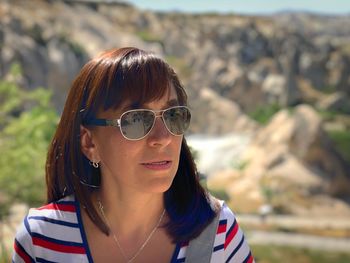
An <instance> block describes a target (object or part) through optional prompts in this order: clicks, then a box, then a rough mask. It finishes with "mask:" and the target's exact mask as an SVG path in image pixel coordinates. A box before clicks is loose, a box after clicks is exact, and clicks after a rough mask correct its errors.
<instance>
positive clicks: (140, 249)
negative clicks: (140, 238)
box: [97, 199, 165, 263]
mask: <svg viewBox="0 0 350 263" xmlns="http://www.w3.org/2000/svg"><path fill="white" fill-rule="evenodd" d="M97 202H98V207H99V209H100V211H101V214H102V216H103V218H104V220H105V222H106V224H107V226H108V227H109V229H110V230H111V232H112V235H113V239H114V241H115V243H116V244H117V246H118V248H119V250H120V252H121V254H122V255H123V257H124V259H125V260H126V262H127V263H130V262H132V261H134V259H135V258H136V257H137V256H138V255H139V254H140V253H141V251H142V250H143V249H144V247H145V246H146V245H147V243H148V241H149V240H150V239H151V238H152V236H153V234H154V232H156V230H157V228H158V227H159V225H160V223H161V222H162V219H163V217H164V214H165V209H164V210H163V213H162V214H161V216H160V218H159V220H158V223H157V225H156V226H155V227H154V228H153V229H152V231H151V233H150V234H149V235H148V237H147V238H146V240H145V242H143V244H142V245H141V247H140V248H139V249H138V250H137V251H136V253H135V255H133V256H132V257H131V258H128V257H127V256H126V254H125V252H124V249H123V248H122V247H121V245H120V242H119V240H118V238H117V236H116V234H115V233H114V232H113V230H112V228H111V224H110V223H109V221H108V219H107V217H106V215H105V212H104V208H103V205H102V202H101V200H100V199H98V200H97Z"/></svg>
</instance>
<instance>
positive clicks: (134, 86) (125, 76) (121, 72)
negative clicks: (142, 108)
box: [83, 48, 187, 116]
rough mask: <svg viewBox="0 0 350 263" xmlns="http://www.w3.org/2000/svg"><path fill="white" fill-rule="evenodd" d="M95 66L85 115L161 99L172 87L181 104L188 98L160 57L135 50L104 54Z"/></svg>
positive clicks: (171, 70) (95, 61)
mask: <svg viewBox="0 0 350 263" xmlns="http://www.w3.org/2000/svg"><path fill="white" fill-rule="evenodd" d="M92 63H94V64H95V66H93V69H92V72H90V73H91V76H92V77H91V78H92V79H91V81H90V83H89V85H88V86H89V87H90V92H89V95H88V99H87V101H86V106H85V107H83V108H85V109H88V112H89V114H88V115H90V116H91V115H96V113H97V111H99V110H103V111H107V110H109V109H117V108H120V107H122V106H125V103H132V105H144V104H147V103H150V102H152V101H156V100H160V99H161V98H162V97H163V96H165V95H166V94H167V93H168V92H169V91H170V89H171V87H174V89H175V91H176V94H177V99H178V101H179V104H180V105H186V104H187V96H186V93H185V91H184V89H183V87H182V86H181V84H180V81H179V79H178V77H177V75H176V73H175V72H174V70H173V69H172V68H171V67H170V66H169V65H168V64H167V63H166V62H164V61H163V60H162V59H161V58H159V57H156V56H155V55H154V54H152V53H148V52H145V51H142V50H139V49H135V48H124V49H120V50H117V51H111V52H106V53H104V54H102V55H101V56H100V57H99V58H97V59H96V60H94V61H92ZM85 113H86V114H87V112H85Z"/></svg>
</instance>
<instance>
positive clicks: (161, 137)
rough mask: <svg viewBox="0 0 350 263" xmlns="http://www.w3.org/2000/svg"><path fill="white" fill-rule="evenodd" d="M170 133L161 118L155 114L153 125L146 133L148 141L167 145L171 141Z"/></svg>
mask: <svg viewBox="0 0 350 263" xmlns="http://www.w3.org/2000/svg"><path fill="white" fill-rule="evenodd" d="M171 136H172V134H171V133H170V132H169V131H168V129H167V127H166V126H165V123H164V121H163V118H162V117H161V116H157V117H156V119H155V123H154V126H153V128H152V130H151V132H150V134H149V135H148V139H149V142H150V143H151V144H159V145H167V144H169V143H170V141H171Z"/></svg>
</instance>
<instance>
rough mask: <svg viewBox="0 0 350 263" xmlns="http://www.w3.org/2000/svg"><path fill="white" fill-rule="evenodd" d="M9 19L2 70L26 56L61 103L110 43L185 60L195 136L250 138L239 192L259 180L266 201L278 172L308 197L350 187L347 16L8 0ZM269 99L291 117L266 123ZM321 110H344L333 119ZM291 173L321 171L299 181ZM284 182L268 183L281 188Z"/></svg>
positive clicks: (30, 82)
mask: <svg viewBox="0 0 350 263" xmlns="http://www.w3.org/2000/svg"><path fill="white" fill-rule="evenodd" d="M0 23H1V27H0V76H1V77H3V76H5V75H6V74H7V72H8V70H9V68H10V66H11V64H13V63H19V64H20V65H21V66H22V69H23V81H22V84H23V88H26V89H35V88H36V87H38V86H43V87H47V88H48V89H51V90H52V91H53V93H54V105H55V107H56V108H57V110H58V111H61V110H62V107H63V103H64V100H65V96H66V94H67V90H68V89H69V86H70V83H71V82H72V80H73V78H74V76H75V75H76V73H77V72H78V71H79V69H80V67H81V66H82V64H83V63H84V62H86V61H87V60H88V59H89V58H90V57H92V56H94V55H96V54H97V53H98V52H100V51H102V50H105V49H108V48H111V47H122V46H137V47H140V48H143V49H146V50H152V51H154V52H156V53H157V54H160V55H161V56H163V57H164V58H165V59H166V60H167V61H168V62H169V63H170V64H171V65H172V66H174V67H175V68H176V70H177V72H178V73H179V75H180V77H181V79H182V81H183V83H184V85H185V86H186V88H187V90H188V93H189V97H190V105H191V106H192V108H193V112H194V116H195V118H194V120H193V124H192V126H191V132H192V133H204V134H212V135H220V134H226V133H230V132H238V133H245V134H249V136H251V138H252V141H251V145H250V146H249V147H248V149H247V152H246V153H245V157H246V159H247V160H249V161H247V163H249V165H247V170H246V171H245V172H244V173H243V175H242V176H243V177H242V178H245V179H244V180H241V182H242V183H241V187H239V184H237V187H236V189H241V191H243V190H242V189H246V188H244V186H243V185H244V184H245V183H244V182H246V181H250V182H253V181H252V177H254V180H255V181H254V184H255V186H254V184H245V185H246V186H247V185H249V187H253V188H254V189H255V190H254V191H255V192H254V191H251V193H252V194H253V196H255V197H256V198H260V199H259V202H258V203H263V202H264V198H265V199H266V195H265V196H264V195H263V190H262V188H261V187H262V186H261V185H263V184H264V183H265V182H266V180H267V181H269V180H270V179H271V178H272V179H271V180H272V181H273V183H272V185H277V186H276V187H277V188H278V186H280V185H282V184H281V183H276V182H277V180H282V181H283V182H286V184H288V185H293V187H292V188H293V191H294V193H298V196H300V195H301V194H300V193H301V192H303V191H304V190H305V189H306V190H307V191H306V192H307V195H306V196H308V195H309V194H310V195H311V194H312V193H317V194H319V195H322V194H325V195H327V196H329V195H330V196H332V198H333V197H334V198H338V197H339V196H341V198H342V200H347V198H349V196H350V190H349V189H350V183H349V178H350V172H349V171H350V168H349V162H348V161H347V160H345V159H344V158H343V157H342V156H341V155H340V154H339V152H337V149H335V148H334V146H333V145H332V143H331V142H330V140H329V138H328V136H327V134H326V132H324V131H325V130H326V129H328V128H331V129H334V128H336V129H339V127H340V129H341V130H342V131H349V130H350V122H349V114H350V99H349V98H350V78H349V76H350V44H349V43H350V26H349V25H350V17H349V16H341V17H333V16H316V15H312V14H293V13H292V14H289V13H285V14H276V15H273V16H268V17H257V16H254V17H253V16H242V15H238V14H229V15H218V14H200V15H199V14H196V15H191V14H182V13H155V12H149V11H142V10H138V9H137V8H135V7H133V6H131V5H128V4H125V3H116V2H114V3H111V2H110V1H107V2H104V3H99V2H98V1H96V2H93V1H89V3H84V1H59V0H56V1H54V0H31V1H26V0H11V1H5V0H2V1H1V2H0ZM266 105H277V107H278V108H279V109H283V108H286V107H289V109H290V111H289V112H292V113H291V116H289V115H288V113H287V112H286V111H282V113H279V115H276V116H275V118H274V119H273V120H272V121H271V122H270V124H269V125H268V126H267V127H263V126H261V125H259V124H258V123H257V122H256V121H254V120H252V119H251V118H249V117H248V115H251V113H252V112H256V111H258V112H259V111H260V110H261V109H262V108H264V107H266ZM298 105H300V106H298ZM306 105H308V106H306ZM318 112H332V113H334V112H335V113H336V114H337V117H333V118H331V119H330V120H329V119H328V120H326V121H327V122H326V123H325V122H324V119H322V118H320V116H319V114H318ZM338 115H339V116H341V117H339V118H338ZM288 116H289V117H288ZM307 136H309V137H307ZM274 138H282V139H279V140H277V141H275V139H274ZM304 139H305V140H307V141H306V142H305V141H304ZM252 160H254V161H252ZM277 168H278V169H277ZM293 170H295V172H294V173H290V171H293ZM297 171H299V172H297ZM306 174H307V175H306ZM240 176H241V175H240ZM293 176H295V177H297V178H309V179H310V178H313V179H310V180H309V179H305V181H304V183H305V185H307V186H305V188H302V190H300V189H299V188H298V186H299V183H300V182H299V181H298V179H296V180H294V179H295V178H293V180H291V178H292V177H293ZM275 178H278V179H276V180H275ZM281 178H282V179H281ZM301 180H302V179H301ZM256 182H259V184H256ZM278 182H279V181H278ZM274 187H275V186H269V189H270V190H269V191H270V192H271V191H273V192H274V193H275V192H279V191H277V190H276V189H275V188H274ZM265 188H266V187H265ZM265 188H264V189H265ZM288 189H289V188H288ZM296 189H298V190H296ZM303 189H304V190H303ZM228 191H229V192H230V191H231V190H228ZM231 192H232V191H231ZM233 192H235V191H233ZM254 193H257V194H255V195H254ZM304 193H305V191H304ZM236 194H237V193H236ZM281 194H283V193H281ZM255 197H254V198H255ZM254 198H253V199H254ZM332 200H333V199H332ZM265 201H266V200H265ZM286 202H287V201H286ZM295 210H297V209H294V210H293V211H295Z"/></svg>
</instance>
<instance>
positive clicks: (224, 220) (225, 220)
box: [219, 219, 227, 226]
mask: <svg viewBox="0 0 350 263" xmlns="http://www.w3.org/2000/svg"><path fill="white" fill-rule="evenodd" d="M226 224H227V219H222V220H220V221H219V226H222V225H226Z"/></svg>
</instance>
